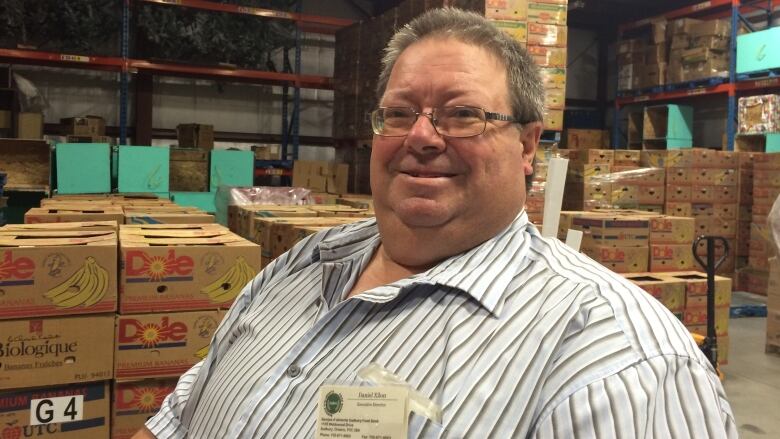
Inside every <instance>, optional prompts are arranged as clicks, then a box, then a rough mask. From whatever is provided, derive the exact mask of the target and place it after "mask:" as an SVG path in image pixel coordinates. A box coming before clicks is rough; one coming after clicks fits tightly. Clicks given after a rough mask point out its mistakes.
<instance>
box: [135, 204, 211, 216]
mask: <svg viewBox="0 0 780 439" xmlns="http://www.w3.org/2000/svg"><path fill="white" fill-rule="evenodd" d="M124 210H125V214H130V213H164V214H168V213H206V212H204V211H202V210H200V209H198V208H195V207H182V206H177V205H175V204H174V205H164V206H124Z"/></svg>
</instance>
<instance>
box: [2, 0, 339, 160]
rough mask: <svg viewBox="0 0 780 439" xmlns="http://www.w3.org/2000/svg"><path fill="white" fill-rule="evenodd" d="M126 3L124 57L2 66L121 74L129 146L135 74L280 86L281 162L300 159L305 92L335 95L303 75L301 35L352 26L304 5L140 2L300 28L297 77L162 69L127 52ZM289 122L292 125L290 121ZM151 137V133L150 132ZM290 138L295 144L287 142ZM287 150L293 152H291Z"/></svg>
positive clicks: (125, 4) (122, 128)
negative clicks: (302, 91)
mask: <svg viewBox="0 0 780 439" xmlns="http://www.w3.org/2000/svg"><path fill="white" fill-rule="evenodd" d="M119 1H121V3H122V23H121V24H122V32H121V56H120V57H101V56H84V55H71V54H65V53H53V52H39V51H33V50H20V49H0V61H3V62H8V63H19V64H27V65H44V66H52V67H66V68H77V69H86V70H102V71H110V72H116V73H118V74H119V75H120V90H119V91H120V102H119V113H120V115H119V144H121V145H125V144H127V115H128V111H127V110H128V102H127V96H128V87H129V76H130V75H131V74H139V73H146V74H149V75H162V76H184V77H191V78H205V79H223V80H230V81H233V82H248V83H255V84H269V85H281V86H283V87H284V88H285V93H284V96H283V115H282V125H283V126H282V129H281V139H282V158H283V159H286V158H292V159H296V158H297V157H298V147H299V143H300V135H299V122H298V116H299V113H300V89H301V88H312V89H326V90H329V89H332V88H333V80H332V78H330V77H325V76H317V75H302V74H300V64H301V32H302V31H305V32H314V33H322V34H333V33H335V31H336V30H338V29H340V28H341V27H344V26H347V25H349V24H352V21H351V20H345V19H340V18H332V17H321V16H316V15H308V14H302V13H300V10H301V1H300V0H299V1H298V2H297V4H296V12H286V11H277V10H273V9H265V8H254V7H245V6H238V5H233V4H224V3H215V2H211V1H205V0H175V1H172V0H135V2H136V3H139V4H140V3H149V4H159V5H164V6H170V7H183V8H195V9H200V10H206V11H213V12H223V13H233V14H241V15H251V16H255V17H259V18H261V19H263V18H264V19H276V20H286V21H292V22H294V23H295V24H296V33H295V36H296V44H295V61H294V70H293V72H294V73H283V72H270V71H262V70H252V69H232V68H223V67H202V66H192V65H187V64H176V63H160V62H152V61H149V60H144V59H134V58H131V57H130V54H129V50H128V42H129V34H130V29H129V27H130V6H131V3H132V0H119ZM289 87H293V98H292V106H293V109H292V114H291V115H290V117H289V118H288V114H287V113H288V112H287V104H288V100H289V99H288V93H287V90H289ZM288 119H289V120H288ZM149 131H150V132H151V127H149ZM288 132H291V134H292V139H288ZM288 145H291V146H292V151H288Z"/></svg>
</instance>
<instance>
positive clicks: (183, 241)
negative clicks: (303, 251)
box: [112, 224, 260, 438]
mask: <svg viewBox="0 0 780 439" xmlns="http://www.w3.org/2000/svg"><path fill="white" fill-rule="evenodd" d="M119 235H120V240H119V241H120V243H119V255H120V270H119V291H120V294H119V315H117V317H116V332H115V340H114V341H115V351H114V354H113V356H114V377H115V379H116V381H115V384H114V405H113V416H114V418H113V419H114V421H113V426H112V431H113V433H112V437H114V438H128V437H131V436H132V435H133V434H134V433H135V432H136V431H138V429H139V428H140V427H141V426H142V425H143V423H144V422H145V421H146V418H147V417H148V416H150V415H151V414H153V413H154V411H155V410H156V409H157V408H159V406H160V404H161V403H162V398H164V397H165V396H166V395H167V394H168V393H169V392H170V391H171V390H172V388H173V387H174V385H175V383H176V380H177V379H178V377H179V376H180V375H181V374H182V373H184V372H185V371H186V370H187V369H189V368H190V367H191V366H192V365H194V364H195V363H197V362H198V361H200V360H202V359H203V358H205V356H206V355H207V354H208V347H209V343H210V342H211V338H212V336H213V335H214V332H215V331H216V329H217V326H218V325H219V322H220V321H221V320H222V318H223V317H224V309H226V308H228V307H229V306H230V305H231V304H232V302H233V300H234V299H235V298H236V297H237V296H238V294H239V293H240V292H241V291H242V290H243V288H244V286H245V285H247V284H248V283H250V282H251V280H252V279H253V278H254V276H255V275H256V274H257V273H258V271H259V270H260V249H259V248H258V246H257V245H256V244H254V243H252V242H249V241H247V240H245V239H243V238H241V237H239V236H237V235H235V234H233V233H231V232H230V231H228V230H227V229H226V228H224V227H222V226H220V225H217V224H200V225H196V224H169V225H159V224H155V225H126V226H120V232H119Z"/></svg>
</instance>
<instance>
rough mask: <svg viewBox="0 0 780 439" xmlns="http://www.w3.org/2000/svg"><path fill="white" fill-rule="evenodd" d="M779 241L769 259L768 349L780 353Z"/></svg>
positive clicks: (767, 301)
mask: <svg viewBox="0 0 780 439" xmlns="http://www.w3.org/2000/svg"><path fill="white" fill-rule="evenodd" d="M777 245H778V243H777V242H775V247H774V248H773V249H772V250H773V252H774V256H773V257H772V258H770V259H769V281H768V288H767V299H766V308H767V317H766V351H767V352H773V353H775V354H780V259H778V256H777V255H778V250H779V249H778V248H777Z"/></svg>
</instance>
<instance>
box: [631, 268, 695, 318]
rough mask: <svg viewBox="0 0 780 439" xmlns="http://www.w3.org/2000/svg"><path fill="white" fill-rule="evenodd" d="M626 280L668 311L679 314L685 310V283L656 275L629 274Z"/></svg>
mask: <svg viewBox="0 0 780 439" xmlns="http://www.w3.org/2000/svg"><path fill="white" fill-rule="evenodd" d="M624 277H625V278H626V279H628V280H629V281H631V282H632V283H634V284H636V285H637V286H638V287H639V288H641V289H643V290H645V291H647V292H648V293H649V294H650V295H651V296H653V297H654V298H656V299H657V300H658V301H659V302H661V303H662V304H663V305H664V306H665V307H666V308H667V309H669V311H671V312H673V313H681V312H683V311H684V310H685V281H683V280H682V279H670V278H667V277H665V276H658V275H657V273H636V274H635V273H631V274H626V275H624Z"/></svg>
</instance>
